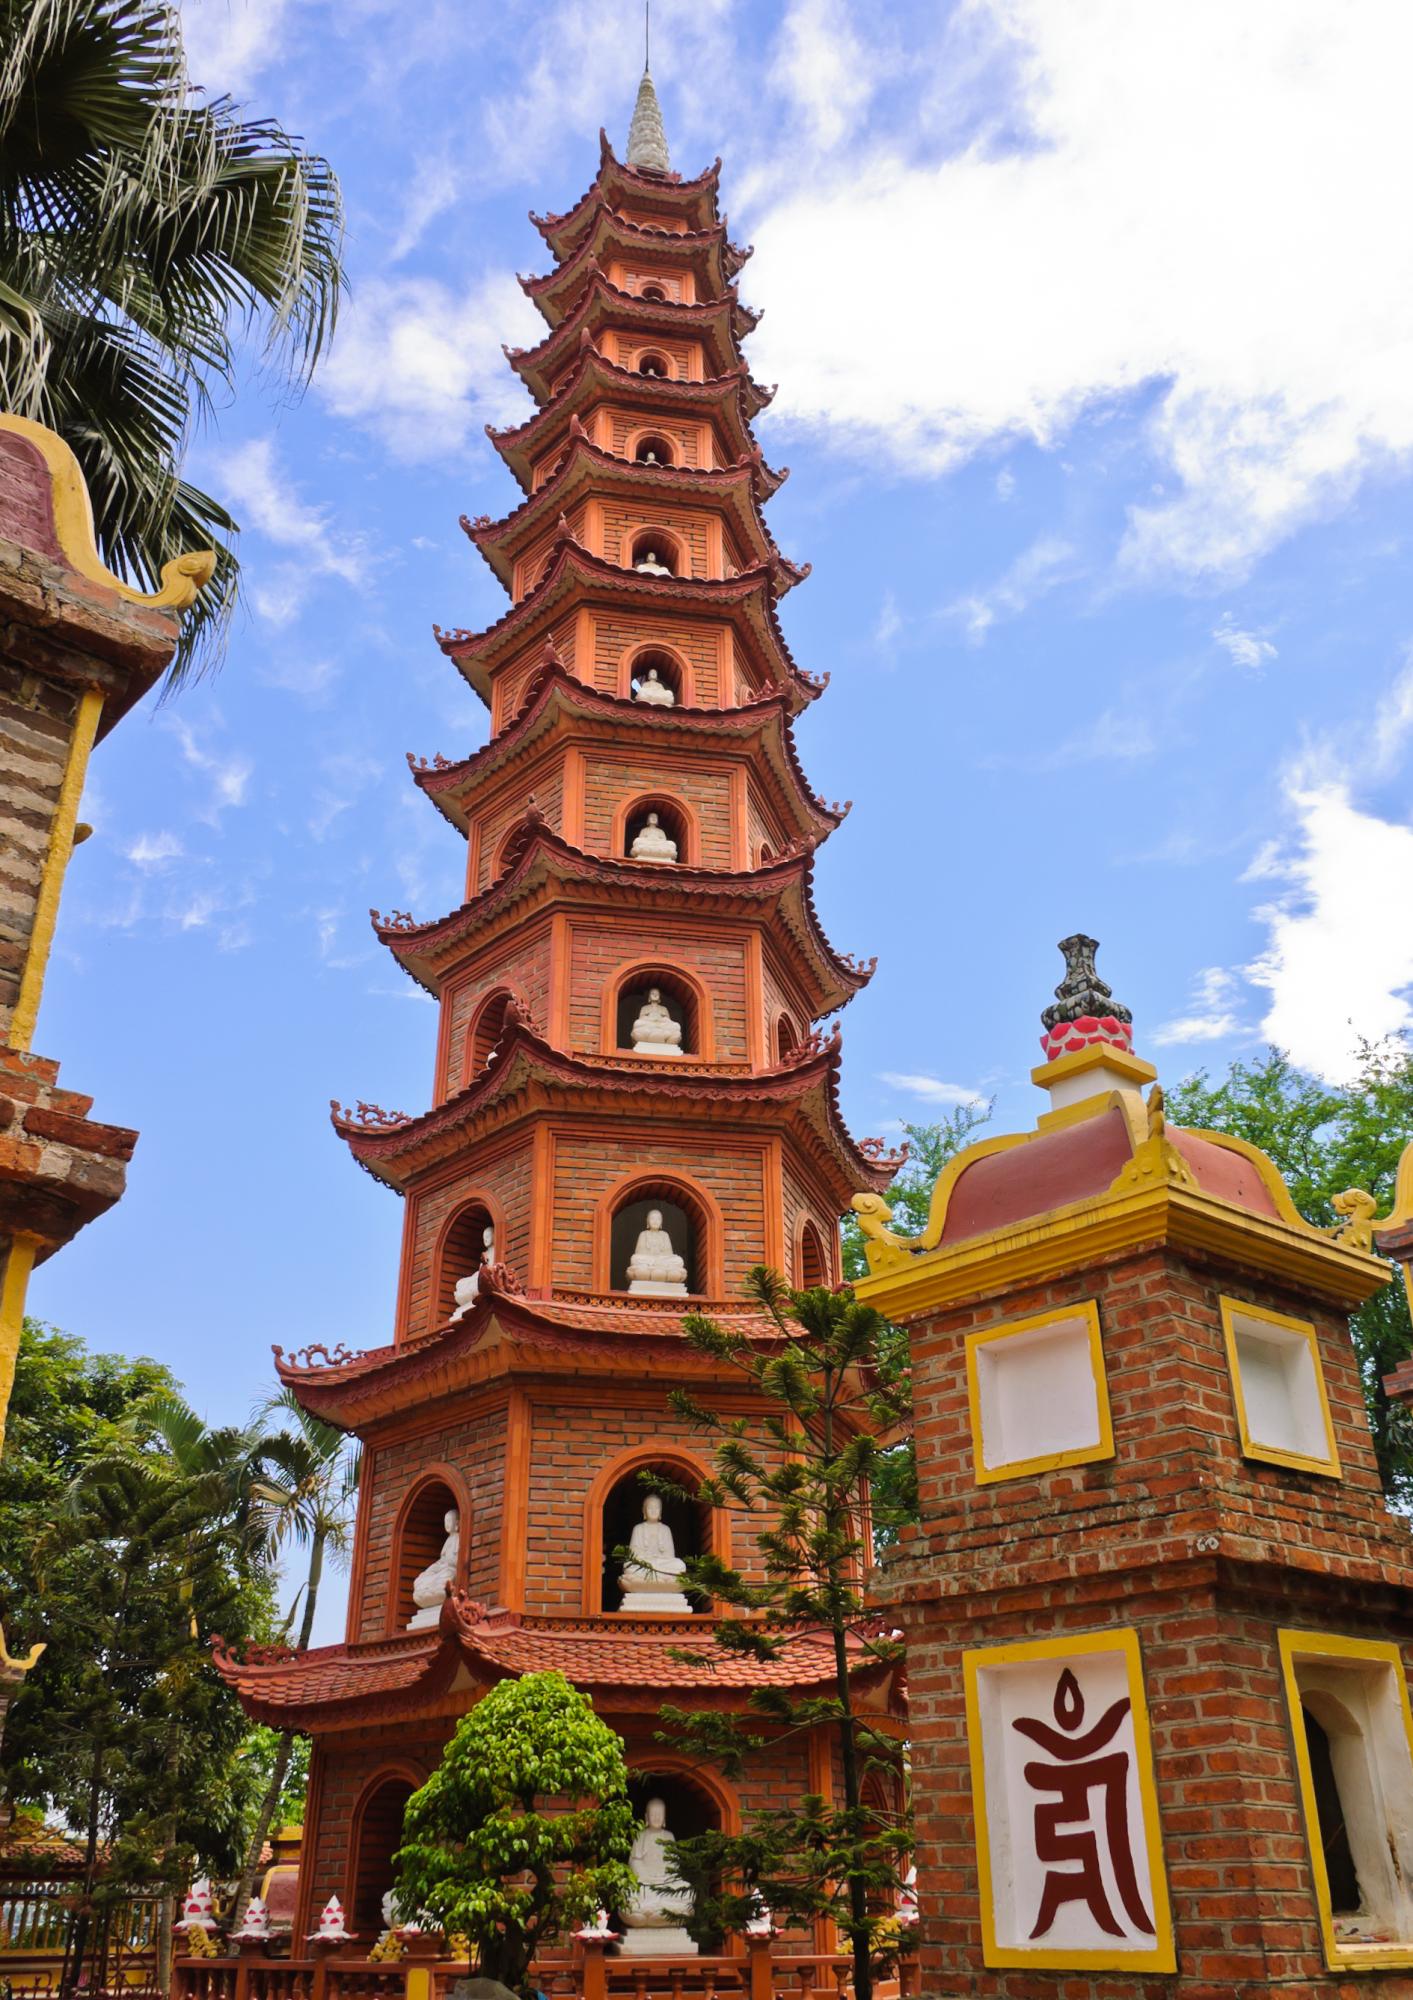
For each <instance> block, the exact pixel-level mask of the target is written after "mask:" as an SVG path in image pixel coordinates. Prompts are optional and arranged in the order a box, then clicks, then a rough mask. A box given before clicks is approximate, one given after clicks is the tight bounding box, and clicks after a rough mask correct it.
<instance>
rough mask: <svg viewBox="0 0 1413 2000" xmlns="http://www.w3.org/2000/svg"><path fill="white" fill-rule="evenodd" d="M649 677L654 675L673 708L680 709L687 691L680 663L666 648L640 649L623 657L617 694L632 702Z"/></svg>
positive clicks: (675, 655) (687, 695)
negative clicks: (666, 690)
mask: <svg viewBox="0 0 1413 2000" xmlns="http://www.w3.org/2000/svg"><path fill="white" fill-rule="evenodd" d="M649 673H654V674H656V675H657V678H658V680H659V681H660V682H661V683H662V685H663V686H664V687H665V688H670V689H671V690H672V697H673V702H674V705H675V706H676V707H678V708H680V707H682V705H683V704H684V703H685V702H687V701H688V699H689V688H688V681H687V674H686V671H685V668H684V663H683V661H682V660H681V658H680V657H679V656H678V655H677V654H676V653H673V652H670V651H669V650H668V648H667V647H666V646H642V647H639V648H638V649H637V650H636V651H632V652H630V653H629V654H628V655H627V657H626V658H625V660H624V662H623V672H622V681H621V686H620V693H621V694H622V695H623V696H624V697H625V698H626V699H630V700H631V699H634V698H635V697H636V696H637V693H638V690H639V688H641V687H642V685H643V683H644V682H645V681H646V680H647V678H648V675H649Z"/></svg>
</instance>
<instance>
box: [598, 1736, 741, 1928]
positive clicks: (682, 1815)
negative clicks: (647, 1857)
mask: <svg viewBox="0 0 1413 2000" xmlns="http://www.w3.org/2000/svg"><path fill="white" fill-rule="evenodd" d="M628 1798H629V1801H630V1802H631V1804H632V1807H633V1811H634V1814H635V1815H636V1817H637V1819H638V1820H639V1822H641V1821H642V1820H643V1818H644V1816H645V1814H646V1812H647V1806H648V1800H649V1799H661V1800H662V1803H663V1805H664V1806H665V1807H666V1809H667V1815H666V1824H667V1829H668V1831H669V1832H670V1833H671V1834H672V1835H673V1837H674V1839H676V1840H690V1839H691V1838H692V1836H693V1835H694V1834H698V1833H717V1832H720V1831H721V1830H722V1821H723V1817H724V1815H723V1813H722V1810H721V1806H720V1804H719V1802H718V1801H717V1800H716V1799H715V1798H714V1797H713V1796H712V1794H711V1792H710V1791H709V1790H708V1789H707V1787H706V1786H705V1785H703V1784H701V1783H700V1782H699V1781H698V1780H697V1779H696V1778H694V1777H692V1776H691V1775H690V1774H689V1773H687V1772H686V1771H678V1770H673V1769H671V1768H669V1769H666V1770H654V1769H653V1768H652V1767H651V1763H648V1764H647V1765H646V1768H641V1769H638V1768H635V1769H632V1770H630V1771H629V1773H628ZM704 1886H710V1885H704ZM613 1914H614V1916H615V1917H620V1916H621V1914H622V1913H621V1912H619V1911H615V1912H614V1913H613ZM614 1928H615V1929H621V1928H622V1926H621V1924H617V1923H616V1924H615V1926H614ZM698 1943H699V1944H700V1945H701V1948H702V1950H703V1951H705V1952H719V1951H721V1950H722V1949H723V1947H724V1946H725V1943H726V1940H725V1938H724V1937H723V1936H722V1935H721V1934H720V1933H718V1934H716V1935H715V1936H711V1935H705V1934H703V1935H700V1936H699V1937H698Z"/></svg>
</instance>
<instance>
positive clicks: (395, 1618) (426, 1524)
mask: <svg viewBox="0 0 1413 2000" xmlns="http://www.w3.org/2000/svg"><path fill="white" fill-rule="evenodd" d="M449 1513H455V1514H456V1515H457V1517H458V1527H459V1532H460V1535H461V1568H462V1571H463V1573H464V1570H465V1564H466V1551H467V1548H468V1546H469V1544H470V1539H471V1521H470V1517H469V1514H468V1512H467V1510H466V1508H465V1506H464V1505H463V1502H462V1499H461V1496H460V1495H459V1494H458V1493H457V1491H456V1489H455V1488H454V1487H453V1486H452V1484H451V1482H450V1479H449V1478H446V1477H437V1476H433V1477H432V1478H428V1479H424V1480H422V1481H421V1482H420V1484H418V1485H417V1486H415V1487H413V1489H412V1491H411V1493H410V1494H409V1495H408V1497H407V1499H406V1500H405V1501H404V1502H403V1506H402V1510H401V1512H400V1514H399V1515H398V1519H397V1523H396V1526H395V1528H394V1530H393V1548H392V1567H391V1571H390V1575H389V1582H388V1612H389V1617H388V1626H389V1630H390V1631H393V1632H405V1631H406V1630H407V1629H408V1627H409V1625H410V1624H411V1622H412V1618H413V1614H414V1613H415V1612H416V1611H417V1610H418V1609H419V1607H418V1605H417V1604H416V1603H415V1601H414V1600H413V1596H412V1586H413V1584H414V1583H415V1582H416V1580H417V1578H418V1577H419V1576H420V1575H421V1574H422V1572H423V1570H424V1569H429V1568H430V1567H431V1565H432V1564H433V1563H434V1562H435V1561H436V1560H437V1557H438V1556H439V1555H440V1554H441V1552H442V1548H443V1546H444V1544H445V1542H446V1538H447V1535H448V1532H449V1530H448V1528H447V1525H446V1517H447V1515H448V1514H449ZM461 1580H463V1581H464V1574H463V1578H462V1579H461ZM427 1622H431V1621H427Z"/></svg>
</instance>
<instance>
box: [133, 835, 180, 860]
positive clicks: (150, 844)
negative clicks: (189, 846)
mask: <svg viewBox="0 0 1413 2000" xmlns="http://www.w3.org/2000/svg"><path fill="white" fill-rule="evenodd" d="M123 852H124V854H126V856H127V858H128V860H129V861H131V862H132V863H133V864H134V866H135V867H138V868H160V867H161V866H162V865H163V863H164V862H168V861H176V860H179V859H180V857H181V856H182V855H183V854H184V853H185V852H186V849H185V848H184V847H183V846H182V843H181V841H180V840H179V839H178V838H177V836H176V834H174V833H140V834H139V835H138V836H137V839H136V840H134V841H133V842H131V844H130V845H129V846H127V847H125V848H124V849H123Z"/></svg>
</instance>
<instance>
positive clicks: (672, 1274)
mask: <svg viewBox="0 0 1413 2000" xmlns="http://www.w3.org/2000/svg"><path fill="white" fill-rule="evenodd" d="M628 1289H629V1291H630V1292H647V1293H649V1294H651V1295H652V1296H653V1297H655V1298H682V1297H685V1295H686V1291H687V1266H686V1264H685V1263H684V1262H683V1260H682V1259H681V1258H680V1257H679V1256H678V1254H677V1252H676V1251H675V1250H674V1249H673V1247H672V1238H671V1237H670V1236H669V1235H668V1233H667V1231H666V1230H665V1229H664V1228H663V1226H662V1210H661V1209H660V1208H650V1209H649V1210H648V1215H647V1227H646V1228H645V1229H641V1230H640V1231H639V1232H638V1241H637V1243H636V1244H635V1245H634V1247H633V1254H632V1256H631V1257H630V1258H629V1259H628Z"/></svg>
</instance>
